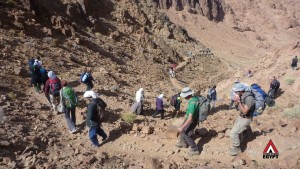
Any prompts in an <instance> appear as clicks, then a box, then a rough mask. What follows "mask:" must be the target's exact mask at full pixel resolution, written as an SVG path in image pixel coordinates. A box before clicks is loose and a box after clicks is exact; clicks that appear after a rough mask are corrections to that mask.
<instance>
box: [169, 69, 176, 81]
mask: <svg viewBox="0 0 300 169" xmlns="http://www.w3.org/2000/svg"><path fill="white" fill-rule="evenodd" d="M169 75H170V77H171V78H175V71H174V69H173V68H172V67H171V68H170V69H169Z"/></svg>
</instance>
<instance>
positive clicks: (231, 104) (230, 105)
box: [228, 100, 234, 110]
mask: <svg viewBox="0 0 300 169" xmlns="http://www.w3.org/2000/svg"><path fill="white" fill-rule="evenodd" d="M233 103H234V101H233V100H230V104H229V108H228V109H229V110H230V109H231V108H232V106H233Z"/></svg>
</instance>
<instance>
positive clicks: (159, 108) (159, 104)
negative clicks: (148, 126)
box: [152, 94, 165, 119]
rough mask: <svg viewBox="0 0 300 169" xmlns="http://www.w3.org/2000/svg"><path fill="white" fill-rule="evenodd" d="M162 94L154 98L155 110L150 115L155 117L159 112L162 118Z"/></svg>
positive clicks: (163, 111)
mask: <svg viewBox="0 0 300 169" xmlns="http://www.w3.org/2000/svg"><path fill="white" fill-rule="evenodd" d="M163 98H164V94H160V95H159V96H158V97H157V98H156V111H155V112H154V113H153V115H152V117H153V118H155V116H156V115H157V114H158V113H160V118H161V119H164V113H165V109H164V101H163Z"/></svg>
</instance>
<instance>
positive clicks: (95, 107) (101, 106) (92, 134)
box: [83, 91, 107, 147]
mask: <svg viewBox="0 0 300 169" xmlns="http://www.w3.org/2000/svg"><path fill="white" fill-rule="evenodd" d="M83 97H85V98H89V99H90V101H91V102H90V103H89V105H88V107H87V117H86V125H87V126H88V127H89V138H90V140H91V142H92V145H93V146H95V147H100V144H99V141H98V139H97V135H100V136H101V137H102V141H104V140H106V139H107V134H106V133H105V132H104V130H103V129H102V128H101V122H102V121H103V118H104V112H105V108H106V106H107V104H106V103H105V102H104V101H103V100H102V99H101V98H99V97H98V96H97V94H96V93H95V92H93V91H86V92H85V93H84V95H83Z"/></svg>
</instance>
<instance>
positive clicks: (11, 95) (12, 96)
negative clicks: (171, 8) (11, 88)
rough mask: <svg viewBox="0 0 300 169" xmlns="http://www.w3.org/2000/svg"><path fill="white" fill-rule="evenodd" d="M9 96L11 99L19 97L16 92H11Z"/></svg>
mask: <svg viewBox="0 0 300 169" xmlns="http://www.w3.org/2000/svg"><path fill="white" fill-rule="evenodd" d="M7 96H8V98H9V99H10V100H16V98H17V95H16V94H15V93H14V92H9V93H8V94H7Z"/></svg>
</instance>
